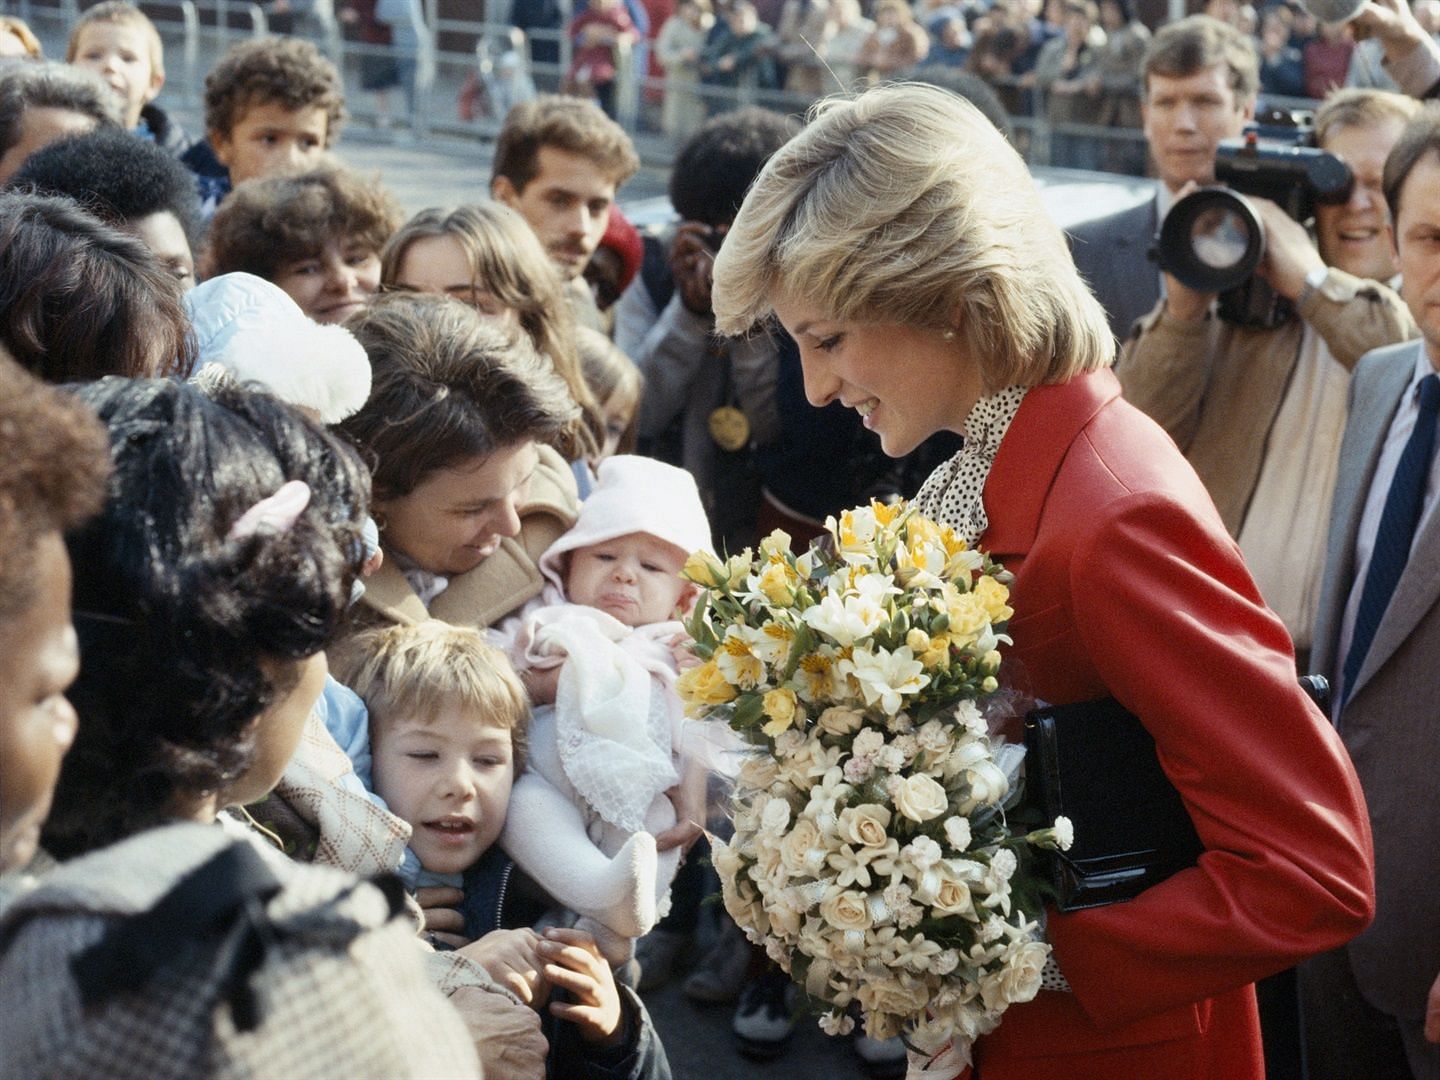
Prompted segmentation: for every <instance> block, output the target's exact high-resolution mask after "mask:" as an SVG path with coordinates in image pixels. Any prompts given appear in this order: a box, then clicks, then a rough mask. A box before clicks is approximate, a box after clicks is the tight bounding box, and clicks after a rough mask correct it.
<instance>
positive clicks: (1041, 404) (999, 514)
mask: <svg viewBox="0 0 1440 1080" xmlns="http://www.w3.org/2000/svg"><path fill="white" fill-rule="evenodd" d="M1119 396H1120V381H1119V380H1118V379H1116V378H1115V375H1114V373H1113V372H1111V371H1110V370H1109V369H1108V368H1107V369H1104V370H1101V371H1092V372H1090V373H1089V374H1086V375H1080V376H1077V377H1076V378H1073V379H1071V380H1070V381H1069V382H1064V383H1056V384H1053V385H1046V386H1036V387H1033V388H1032V389H1031V390H1030V391H1029V392H1028V393H1027V394H1026V395H1025V400H1024V401H1023V402H1022V403H1021V405H1020V410H1019V411H1018V412H1017V413H1016V414H1015V419H1014V420H1012V421H1011V423H1010V429H1009V430H1008V431H1007V432H1006V433H1005V438H1004V439H1002V440H1001V442H1000V450H999V452H998V453H997V454H996V455H995V464H994V465H992V466H991V468H990V475H989V477H988V478H987V479H986V481H985V494H984V498H985V515H986V517H988V518H989V519H990V524H989V527H988V528H986V530H985V533H984V535H983V536H981V537H980V544H979V546H980V547H982V548H984V549H985V550H986V551H987V552H989V553H990V554H991V555H993V556H995V557H996V558H998V559H1001V560H1002V561H1003V560H1004V558H1005V557H1006V556H1014V555H1021V556H1023V555H1024V554H1025V553H1026V552H1028V551H1029V550H1030V546H1031V544H1033V543H1034V541H1035V533H1036V530H1037V529H1038V528H1039V525H1040V512H1041V510H1042V509H1043V508H1044V506H1045V498H1046V496H1047V495H1048V494H1049V493H1050V486H1051V485H1052V484H1053V483H1054V482H1055V475H1056V473H1057V472H1059V470H1060V463H1061V462H1062V461H1064V460H1065V455H1066V454H1067V453H1068V452H1069V450H1070V444H1071V443H1072V442H1074V441H1075V437H1076V436H1077V435H1078V434H1079V433H1080V431H1081V430H1082V429H1083V428H1084V427H1085V425H1086V424H1088V423H1089V422H1090V421H1091V420H1092V419H1093V418H1094V417H1095V414H1096V413H1098V412H1099V411H1100V410H1101V409H1102V408H1104V407H1105V406H1106V405H1107V404H1109V403H1110V402H1111V401H1113V400H1115V398H1117V397H1119Z"/></svg>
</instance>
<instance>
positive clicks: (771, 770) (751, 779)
mask: <svg viewBox="0 0 1440 1080" xmlns="http://www.w3.org/2000/svg"><path fill="white" fill-rule="evenodd" d="M777 769H778V767H777V765H776V763H775V759H774V758H772V757H771V756H770V755H769V754H764V755H757V756H755V757H747V758H746V759H745V763H744V764H743V765H741V766H740V775H739V776H737V777H736V778H735V785H736V786H737V787H738V788H740V789H741V790H742V791H743V790H745V789H747V788H748V789H751V790H754V791H763V790H764V789H765V788H768V787H769V786H770V785H771V784H773V783H774V782H775V777H776V775H777Z"/></svg>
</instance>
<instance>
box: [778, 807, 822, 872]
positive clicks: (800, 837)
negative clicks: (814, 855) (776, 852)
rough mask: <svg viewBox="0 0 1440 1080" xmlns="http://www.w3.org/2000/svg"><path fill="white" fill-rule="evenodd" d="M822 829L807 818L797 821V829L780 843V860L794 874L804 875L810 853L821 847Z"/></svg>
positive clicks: (791, 831)
mask: <svg viewBox="0 0 1440 1080" xmlns="http://www.w3.org/2000/svg"><path fill="white" fill-rule="evenodd" d="M820 839H821V838H820V829H819V826H817V825H816V824H815V822H813V821H811V820H810V819H809V818H807V817H802V818H799V819H797V820H796V822H795V827H794V828H792V829H791V830H790V833H789V835H787V836H786V837H785V839H784V840H782V841H781V843H780V859H781V861H783V862H784V864H785V866H786V868H787V869H788V870H790V871H791V872H792V873H796V874H799V873H804V872H805V866H806V862H807V861H808V860H809V856H810V853H811V852H812V851H813V850H814V849H815V848H816V847H818V846H819V845H820Z"/></svg>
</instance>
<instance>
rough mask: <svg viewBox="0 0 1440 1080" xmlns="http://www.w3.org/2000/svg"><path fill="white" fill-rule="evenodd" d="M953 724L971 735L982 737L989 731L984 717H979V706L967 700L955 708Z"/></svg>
mask: <svg viewBox="0 0 1440 1080" xmlns="http://www.w3.org/2000/svg"><path fill="white" fill-rule="evenodd" d="M955 722H956V723H957V724H959V725H960V726H961V727H963V728H965V729H966V730H967V731H969V732H970V734H972V735H984V734H986V732H987V731H988V730H989V728H988V725H987V724H986V723H985V717H983V716H982V715H980V706H978V705H976V704H975V702H973V701H971V700H970V699H968V698H967V699H965V700H964V701H962V702H960V704H958V705H956V706H955Z"/></svg>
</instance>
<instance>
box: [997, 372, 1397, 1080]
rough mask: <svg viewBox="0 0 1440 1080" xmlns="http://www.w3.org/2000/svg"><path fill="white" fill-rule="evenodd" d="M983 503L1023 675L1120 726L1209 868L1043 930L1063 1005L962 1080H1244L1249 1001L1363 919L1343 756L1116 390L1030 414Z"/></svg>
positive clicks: (1208, 526)
mask: <svg viewBox="0 0 1440 1080" xmlns="http://www.w3.org/2000/svg"><path fill="white" fill-rule="evenodd" d="M985 507H986V511H987V513H988V516H989V520H990V525H989V528H988V529H987V530H986V532H985V534H984V536H982V537H981V539H980V543H981V545H982V546H983V547H985V548H986V549H987V550H989V551H990V552H991V554H993V555H994V556H995V557H997V558H998V559H999V560H1000V561H1001V562H1003V563H1004V564H1005V565H1006V566H1007V567H1008V568H1009V569H1011V570H1012V571H1014V572H1015V583H1014V586H1013V599H1012V601H1011V603H1012V604H1013V606H1014V608H1015V611H1016V616H1015V618H1014V620H1013V621H1012V622H1011V624H1010V632H1011V634H1012V636H1013V637H1014V639H1015V647H1014V649H1013V650H1012V656H1013V657H1015V658H1016V659H1018V660H1019V661H1020V664H1021V665H1023V666H1022V667H1020V668H1018V670H1019V671H1021V672H1022V673H1023V674H1022V678H1026V679H1028V681H1029V683H1030V689H1031V691H1032V692H1033V693H1034V694H1035V696H1036V697H1038V698H1040V699H1043V700H1044V701H1047V702H1050V703H1052V704H1065V703H1069V702H1076V701H1087V700H1091V699H1094V698H1099V697H1104V696H1106V695H1107V694H1109V695H1113V696H1115V697H1116V698H1118V699H1119V700H1120V702H1121V703H1123V704H1124V705H1125V706H1126V707H1127V708H1128V709H1130V710H1131V711H1132V712H1134V713H1135V714H1136V715H1138V716H1139V717H1140V718H1141V720H1142V721H1143V722H1144V723H1145V726H1146V727H1147V728H1148V729H1149V730H1150V732H1151V733H1152V734H1153V735H1154V737H1155V741H1156V744H1157V748H1158V752H1159V755H1160V760H1161V763H1162V765H1163V766H1164V769H1165V772H1166V774H1167V775H1168V776H1169V777H1170V779H1171V781H1172V782H1173V783H1174V784H1175V786H1176V787H1177V788H1178V789H1179V791H1180V793H1181V794H1182V796H1183V797H1184V799H1185V803H1186V805H1187V807H1188V808H1189V811H1190V815H1191V817H1192V818H1193V819H1194V822H1195V827H1196V829H1197V831H1198V832H1199V834H1200V837H1201V839H1202V840H1203V841H1204V843H1205V847H1206V849H1207V850H1206V851H1205V853H1204V855H1202V856H1201V858H1200V860H1199V865H1198V866H1196V867H1194V868H1192V869H1189V870H1186V871H1183V872H1182V873H1180V874H1177V875H1176V876H1175V877H1173V878H1171V879H1170V880H1168V881H1165V882H1163V883H1162V884H1160V885H1157V886H1155V887H1154V888H1152V889H1150V890H1148V891H1147V892H1145V893H1144V894H1143V895H1142V896H1140V897H1138V898H1136V899H1135V900H1132V901H1130V902H1129V903H1125V904H1117V905H1113V906H1111V907H1105V908H1098V909H1093V910H1090V911H1084V912H1078V913H1075V914H1070V915H1061V914H1058V913H1056V912H1053V911H1052V912H1051V914H1050V922H1049V935H1050V939H1051V941H1052V942H1053V943H1054V946H1055V957H1056V960H1057V961H1058V962H1059V965H1060V970H1061V971H1062V972H1063V973H1064V974H1065V976H1066V978H1067V979H1068V980H1069V982H1070V984H1071V986H1072V988H1073V989H1074V993H1073V994H1065V993H1055V992H1049V991H1042V992H1041V993H1040V995H1039V996H1038V997H1037V999H1036V1000H1035V1001H1033V1002H1031V1003H1029V1004H1027V1005H1021V1006H1017V1007H1015V1008H1013V1009H1011V1010H1010V1011H1009V1012H1007V1013H1006V1014H1005V1018H1004V1020H1003V1021H1002V1023H1001V1026H1000V1029H999V1030H998V1031H997V1032H996V1033H994V1034H993V1035H991V1036H988V1037H986V1038H985V1039H982V1040H981V1041H980V1043H979V1044H978V1045H977V1047H976V1066H977V1070H978V1080H1011V1078H1024V1080H1046V1078H1050V1077H1054V1078H1056V1080H1062V1078H1063V1080H1084V1078H1090V1077H1094V1078H1097V1080H1098V1078H1102V1077H1104V1078H1109V1077H1118V1078H1120V1080H1139V1078H1142V1077H1143V1078H1147V1080H1148V1078H1163V1080H1190V1078H1196V1080H1198V1078H1202V1077H1204V1078H1213V1080H1246V1078H1250V1077H1253V1078H1255V1080H1260V1078H1261V1077H1263V1075H1264V1067H1263V1063H1262V1057H1261V1050H1260V1033H1259V1025H1258V1021H1257V1018H1256V1012H1255V998H1254V991H1253V989H1252V987H1251V983H1253V982H1254V980H1256V979H1258V978H1261V977H1263V976H1265V975H1269V974H1272V973H1274V972H1276V971H1280V970H1283V969H1284V968H1287V967H1290V966H1291V965H1293V964H1294V963H1295V962H1296V961H1297V960H1299V959H1301V958H1302V957H1305V956H1309V955H1311V954H1313V953H1318V952H1322V951H1324V950H1326V949H1331V948H1334V947H1335V946H1337V945H1340V944H1341V943H1342V942H1345V941H1348V940H1349V939H1350V938H1352V937H1354V936H1355V935H1356V934H1357V933H1359V932H1360V930H1362V929H1363V928H1364V927H1365V926H1366V925H1367V924H1368V923H1369V921H1370V919H1371V916H1372V914H1373V910H1374V884H1373V865H1372V863H1373V856H1372V852H1371V844H1370V832H1369V825H1368V819H1367V816H1366V811H1365V804H1364V801H1363V797H1362V795H1361V793H1360V786H1359V783H1358V781H1357V780H1356V777H1355V772H1354V770H1353V768H1352V767H1351V765H1350V760H1349V758H1348V757H1347V755H1346V753H1345V750H1344V748H1343V747H1342V746H1341V744H1340V741H1339V739H1338V738H1337V737H1336V736H1335V733H1334V731H1333V729H1332V728H1331V727H1330V725H1329V723H1328V722H1327V721H1326V720H1325V718H1324V717H1323V716H1322V715H1321V713H1320V712H1319V710H1317V709H1316V708H1315V707H1314V706H1313V705H1311V704H1310V702H1309V700H1308V699H1307V698H1306V697H1305V695H1304V693H1303V692H1302V691H1301V690H1300V688H1299V686H1298V684H1297V682H1296V674H1295V661H1294V656H1293V655H1292V652H1291V648H1290V641H1289V638H1288V636H1287V635H1286V632H1285V628H1284V627H1283V626H1282V625H1281V623H1280V620H1279V619H1278V618H1277V617H1276V616H1275V615H1274V614H1273V613H1272V612H1270V611H1269V610H1268V609H1267V608H1266V607H1265V606H1264V604H1263V602H1262V601H1261V599H1260V596H1259V594H1258V593H1257V592H1256V589H1255V586H1254V584H1253V583H1252V582H1251V580H1250V576H1249V574H1248V573H1247V572H1246V570H1245V566H1244V564H1243V563H1242V561H1241V557H1240V552H1239V550H1238V549H1237V547H1236V546H1235V544H1234V542H1233V541H1232V540H1231V539H1230V537H1229V535H1228V534H1227V533H1226V531H1225V526H1224V525H1223V524H1222V523H1221V521H1220V517H1219V515H1218V514H1217V513H1216V511H1215V508H1214V506H1213V505H1212V504H1211V501H1210V498H1209V496H1208V495H1207V494H1206V492H1205V489H1204V487H1203V486H1202V485H1201V483H1200V481H1199V480H1198V479H1197V478H1196V476H1195V473H1194V471H1193V470H1192V469H1191V468H1190V466H1189V465H1188V464H1187V463H1186V462H1185V459H1184V458H1183V457H1182V456H1181V454H1180V452H1179V450H1177V449H1176V448H1175V445H1174V443H1173V442H1171V441H1170V439H1169V437H1168V436H1166V435H1165V434H1164V433H1163V432H1162V431H1161V429H1160V428H1159V427H1158V426H1157V425H1155V424H1154V423H1153V422H1151V421H1150V420H1149V419H1148V418H1147V417H1145V416H1144V415H1142V414H1141V413H1140V412H1139V411H1138V410H1136V409H1135V408H1133V407H1132V406H1130V405H1129V404H1128V403H1127V402H1125V401H1123V400H1122V399H1121V398H1120V385H1119V383H1118V382H1117V380H1116V379H1115V377H1114V375H1113V374H1112V373H1110V372H1109V371H1100V372H1095V373H1092V374H1090V375H1086V376H1082V377H1080V378H1077V379H1074V380H1072V381H1071V382H1069V383H1066V384H1063V385H1059V386H1042V387H1038V388H1036V389H1033V390H1031V391H1030V393H1029V394H1027V395H1026V397H1025V401H1024V404H1022V405H1021V407H1020V411H1019V412H1018V413H1017V414H1016V417H1015V420H1014V422H1013V423H1012V425H1011V427H1010V430H1009V431H1008V432H1007V434H1006V436H1005V439H1004V441H1003V442H1002V443H1001V446H1000V451H999V454H998V455H997V457H996V459H995V464H994V467H993V468H992V470H991V472H990V476H989V479H988V480H987V482H986V486H985ZM1117 782H1120V781H1119V780H1118V779H1117Z"/></svg>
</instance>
